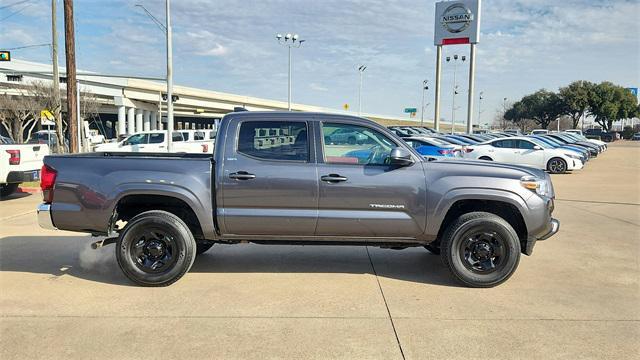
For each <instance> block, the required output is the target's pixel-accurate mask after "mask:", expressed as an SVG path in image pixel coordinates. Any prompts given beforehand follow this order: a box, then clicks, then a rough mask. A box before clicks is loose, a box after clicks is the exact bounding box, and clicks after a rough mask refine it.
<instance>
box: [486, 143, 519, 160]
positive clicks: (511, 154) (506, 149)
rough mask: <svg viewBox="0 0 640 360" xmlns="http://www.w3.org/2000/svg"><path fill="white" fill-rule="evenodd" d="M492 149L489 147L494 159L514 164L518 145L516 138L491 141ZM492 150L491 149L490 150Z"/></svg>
mask: <svg viewBox="0 0 640 360" xmlns="http://www.w3.org/2000/svg"><path fill="white" fill-rule="evenodd" d="M491 145H492V146H493V149H489V151H490V155H489V156H491V158H492V159H493V160H494V161H499V162H504V163H509V164H515V163H516V153H515V151H516V148H517V146H518V144H517V140H513V139H503V140H497V141H494V142H492V143H491ZM491 150H493V151H491Z"/></svg>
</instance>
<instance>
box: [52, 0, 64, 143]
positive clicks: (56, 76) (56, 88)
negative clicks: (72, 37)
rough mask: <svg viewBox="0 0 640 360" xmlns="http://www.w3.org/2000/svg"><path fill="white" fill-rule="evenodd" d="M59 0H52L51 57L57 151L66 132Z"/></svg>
mask: <svg viewBox="0 0 640 360" xmlns="http://www.w3.org/2000/svg"><path fill="white" fill-rule="evenodd" d="M56 2H57V0H51V37H52V39H51V59H52V60H53V109H51V110H53V117H54V118H55V120H56V134H57V135H58V144H57V147H56V150H55V151H56V152H57V153H58V154H61V153H63V152H64V133H63V132H62V111H61V110H62V109H61V108H62V103H61V101H60V70H59V69H58V22H57V17H58V10H57V4H56Z"/></svg>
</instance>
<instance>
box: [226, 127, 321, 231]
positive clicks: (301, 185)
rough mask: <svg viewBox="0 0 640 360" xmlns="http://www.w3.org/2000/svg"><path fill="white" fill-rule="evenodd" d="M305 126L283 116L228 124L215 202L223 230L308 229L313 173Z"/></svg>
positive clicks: (313, 209) (312, 221) (314, 206)
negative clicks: (219, 201)
mask: <svg viewBox="0 0 640 360" xmlns="http://www.w3.org/2000/svg"><path fill="white" fill-rule="evenodd" d="M289 119H292V120H289ZM309 126H310V124H309V123H308V122H307V121H304V120H303V119H300V120H295V119H293V118H291V117H289V116H287V120H280V119H277V118H271V117H265V119H264V120H251V119H246V120H240V119H239V120H233V121H232V122H231V123H230V124H229V128H228V129H227V132H226V134H227V136H228V138H227V139H226V140H225V141H224V157H223V159H224V160H223V164H222V174H220V176H221V177H222V179H221V180H222V202H223V203H222V204H218V207H219V208H220V209H221V210H220V212H221V213H220V214H219V216H220V217H222V219H223V226H224V229H223V232H224V233H225V234H226V235H245V236H247V235H295V236H312V235H313V234H314V231H315V227H316V221H317V214H318V182H319V179H318V175H317V169H316V164H315V154H313V153H312V152H311V151H310V149H311V148H312V144H313V139H312V137H310V136H309V134H310V131H309ZM230 139H234V140H236V141H230Z"/></svg>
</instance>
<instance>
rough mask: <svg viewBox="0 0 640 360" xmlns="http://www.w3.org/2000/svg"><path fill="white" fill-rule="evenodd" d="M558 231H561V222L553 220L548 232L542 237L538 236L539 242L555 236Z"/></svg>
mask: <svg viewBox="0 0 640 360" xmlns="http://www.w3.org/2000/svg"><path fill="white" fill-rule="evenodd" d="M558 230H560V221H558V219H554V218H551V221H550V222H549V226H548V227H547V232H546V233H544V234H543V235H541V236H538V239H537V240H547V239H548V238H550V237H552V236H553V235H555V234H556V233H557V232H558Z"/></svg>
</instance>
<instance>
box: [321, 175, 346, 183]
mask: <svg viewBox="0 0 640 360" xmlns="http://www.w3.org/2000/svg"><path fill="white" fill-rule="evenodd" d="M320 180H322V181H327V182H341V181H347V180H349V179H347V178H346V177H344V176H340V175H338V174H329V175H324V176H321V177H320Z"/></svg>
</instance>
